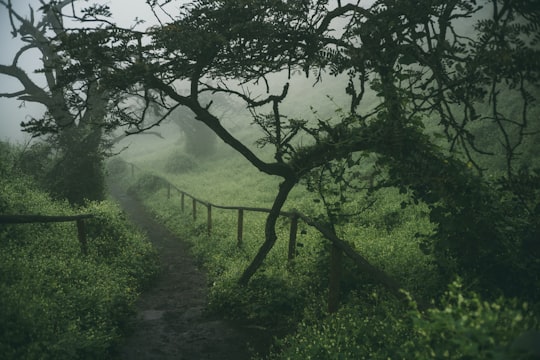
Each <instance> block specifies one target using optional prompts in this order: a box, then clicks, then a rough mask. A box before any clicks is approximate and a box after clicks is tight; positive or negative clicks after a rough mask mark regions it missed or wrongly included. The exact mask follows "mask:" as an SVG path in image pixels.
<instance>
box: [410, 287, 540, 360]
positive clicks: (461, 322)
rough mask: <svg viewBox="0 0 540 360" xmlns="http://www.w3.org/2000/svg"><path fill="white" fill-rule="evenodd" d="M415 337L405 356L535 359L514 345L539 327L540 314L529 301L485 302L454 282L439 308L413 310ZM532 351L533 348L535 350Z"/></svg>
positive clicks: (499, 300)
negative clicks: (522, 335)
mask: <svg viewBox="0 0 540 360" xmlns="http://www.w3.org/2000/svg"><path fill="white" fill-rule="evenodd" d="M411 317H412V319H413V326H414V331H415V337H414V338H413V339H411V340H409V341H408V342H406V343H405V344H404V346H403V350H404V358H407V356H410V357H411V358H415V359H433V358H437V359H444V358H446V359H531V354H527V353H520V352H519V351H516V349H515V348H514V347H512V344H513V342H514V340H515V339H517V338H518V337H519V335H520V334H522V333H524V332H526V331H528V330H531V329H538V326H539V323H538V314H533V313H532V312H531V311H530V310H529V307H528V304H527V303H519V302H518V301H517V300H506V299H504V298H499V299H497V300H494V301H491V302H490V301H485V300H483V299H482V298H481V297H480V296H479V295H478V294H476V293H467V292H465V291H464V290H463V289H462V288H461V284H460V283H459V282H454V283H452V284H451V286H450V287H449V290H448V292H447V293H446V294H445V296H443V298H442V300H441V303H440V306H439V307H438V308H433V309H429V310H428V311H427V312H426V314H425V315H424V314H420V313H418V312H416V311H413V312H412V313H411ZM531 350H532V349H531Z"/></svg>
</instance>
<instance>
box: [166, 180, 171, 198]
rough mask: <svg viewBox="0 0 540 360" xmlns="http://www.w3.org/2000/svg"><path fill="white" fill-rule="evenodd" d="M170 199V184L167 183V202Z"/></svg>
mask: <svg viewBox="0 0 540 360" xmlns="http://www.w3.org/2000/svg"><path fill="white" fill-rule="evenodd" d="M170 198H171V183H170V182H168V183H167V200H169V199H170Z"/></svg>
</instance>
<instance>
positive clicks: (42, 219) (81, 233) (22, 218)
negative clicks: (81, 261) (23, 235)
mask: <svg viewBox="0 0 540 360" xmlns="http://www.w3.org/2000/svg"><path fill="white" fill-rule="evenodd" d="M92 217H94V215H92V214H84V215H73V216H47V215H0V224H30V223H50V222H71V221H74V222H75V223H76V224H77V237H78V239H79V244H80V245H81V252H82V253H83V255H87V254H88V244H87V241H86V231H85V224H84V220H85V219H89V218H92Z"/></svg>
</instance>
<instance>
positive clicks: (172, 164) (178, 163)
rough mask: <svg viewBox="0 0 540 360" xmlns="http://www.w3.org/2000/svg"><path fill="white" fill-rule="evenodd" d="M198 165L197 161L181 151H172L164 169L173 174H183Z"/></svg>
mask: <svg viewBox="0 0 540 360" xmlns="http://www.w3.org/2000/svg"><path fill="white" fill-rule="evenodd" d="M196 167H197V162H196V161H195V160H194V159H193V158H192V157H190V156H188V155H185V154H183V153H180V152H175V153H172V154H171V155H169V156H168V157H167V159H166V160H165V167H164V170H165V171H166V172H168V173H171V174H183V173H186V172H189V171H191V170H193V169H195V168H196Z"/></svg>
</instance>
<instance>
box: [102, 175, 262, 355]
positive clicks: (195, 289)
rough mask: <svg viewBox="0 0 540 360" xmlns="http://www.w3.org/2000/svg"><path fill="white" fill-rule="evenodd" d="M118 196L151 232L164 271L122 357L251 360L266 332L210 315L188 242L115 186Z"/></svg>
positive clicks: (142, 302) (141, 305)
mask: <svg viewBox="0 0 540 360" xmlns="http://www.w3.org/2000/svg"><path fill="white" fill-rule="evenodd" d="M109 189H110V191H111V194H112V196H113V198H114V199H115V200H116V201H117V202H118V203H119V204H120V206H121V207H122V209H124V211H125V212H126V214H127V215H128V217H129V218H130V219H131V220H132V221H133V222H134V223H135V224H138V225H139V226H140V228H141V229H142V230H143V231H145V232H146V233H147V235H148V237H149V239H150V240H151V241H152V243H153V244H154V246H155V247H156V249H157V250H158V252H159V256H160V260H161V263H162V266H163V272H162V274H161V275H160V277H159V278H158V279H156V281H155V283H154V284H153V286H152V287H151V288H150V289H148V290H147V291H146V292H145V293H143V294H142V295H141V297H140V299H139V301H138V304H137V307H138V315H137V318H136V319H133V321H134V324H133V325H134V326H133V327H134V332H133V333H132V334H131V335H130V337H129V338H127V339H126V341H125V343H124V344H123V345H122V346H121V347H120V348H119V350H118V355H119V359H129V360H136V359H175V360H183V359H186V360H188V359H189V360H197V359H208V360H210V359H220V360H228V359H231V360H232V359H234V360H242V359H249V358H250V355H249V351H248V347H249V345H248V343H250V342H256V343H257V342H260V339H259V340H257V338H260V337H261V334H254V333H253V331H249V330H248V329H241V328H239V327H234V326H233V325H232V324H230V323H227V322H225V321H223V320H220V319H215V318H209V317H208V316H205V314H204V308H205V305H206V290H207V287H206V277H205V274H204V272H203V271H201V270H200V269H198V267H197V265H196V264H195V261H194V260H193V258H192V257H191V255H190V253H189V247H188V245H187V244H185V243H184V242H182V241H181V240H180V239H178V238H176V237H175V236H174V235H173V234H171V233H170V232H169V231H168V230H167V229H165V228H164V227H163V226H162V225H160V224H158V223H157V222H156V221H154V220H153V219H152V217H151V215H150V214H149V213H148V212H147V211H146V210H145V209H144V207H143V206H142V205H141V204H140V203H139V202H138V201H136V200H135V199H133V198H132V197H130V196H128V195H127V194H126V193H125V191H124V190H122V189H121V188H119V187H118V186H115V184H109Z"/></svg>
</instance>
